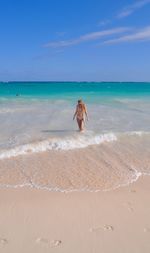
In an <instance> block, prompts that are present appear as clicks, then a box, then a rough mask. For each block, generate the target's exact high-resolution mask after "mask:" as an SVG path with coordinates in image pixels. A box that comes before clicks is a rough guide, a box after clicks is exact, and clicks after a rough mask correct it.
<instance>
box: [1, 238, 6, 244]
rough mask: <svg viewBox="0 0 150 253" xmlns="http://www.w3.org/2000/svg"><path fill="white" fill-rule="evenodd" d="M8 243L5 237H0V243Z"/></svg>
mask: <svg viewBox="0 0 150 253" xmlns="http://www.w3.org/2000/svg"><path fill="white" fill-rule="evenodd" d="M7 243H8V241H7V239H6V238H0V245H6V244H7Z"/></svg>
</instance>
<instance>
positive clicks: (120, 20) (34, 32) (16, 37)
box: [0, 0, 150, 81]
mask: <svg viewBox="0 0 150 253" xmlns="http://www.w3.org/2000/svg"><path fill="white" fill-rule="evenodd" d="M0 38H1V39H0V80H1V81H10V80H16V81H17V80H18V81H19V80H20V81H23V80H25V81H27V80H28V81H32V80H37V81H40V80H43V81H49V80H52V81H53V80H56V81H60V80H62V81H64V80H66V81H69V80H70V81H74V80H75V81H83V80H84V81H150V0H138V1H132V0H126V1H125V0H122V1H120V0H115V1H113V0H105V1H104V0H101V1H100V0H76V1H75V0H74V1H72V0H55V1H52V0H36V1H35V0H30V1H29V0H26V1H19V0H13V1H10V0H5V1H2V0H0Z"/></svg>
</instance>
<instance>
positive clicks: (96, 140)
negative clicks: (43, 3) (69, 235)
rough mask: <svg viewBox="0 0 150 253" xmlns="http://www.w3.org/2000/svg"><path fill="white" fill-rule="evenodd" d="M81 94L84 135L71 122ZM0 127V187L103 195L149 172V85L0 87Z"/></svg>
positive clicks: (46, 84) (73, 84) (19, 84)
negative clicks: (86, 116) (84, 112)
mask: <svg viewBox="0 0 150 253" xmlns="http://www.w3.org/2000/svg"><path fill="white" fill-rule="evenodd" d="M16 94H17V95H18V96H16ZM80 97H82V98H83V99H84V101H85V102H86V104H87V107H88V113H89V119H90V120H89V122H86V129H85V131H84V132H83V133H79V132H78V131H77V124H76V121H73V120H72V117H73V114H74V110H75V106H76V100H77V99H78V98H80ZM0 123H1V124H0V180H1V186H2V185H3V186H4V185H5V186H6V185H7V186H9V185H10V186H15V185H16V186H17V185H18V186H19V185H24V184H26V183H27V184H28V185H30V186H32V187H33V186H34V187H42V188H44V187H45V188H47V189H51V190H52V189H53V190H54V189H55V190H56V189H60V190H67V191H68V190H83V189H84V190H85V189H86V190H87V189H88V190H100V189H101V190H102V189H103V190H106V189H109V188H114V187H117V186H119V185H124V184H127V183H129V182H132V181H133V180H136V179H137V178H138V176H139V175H141V173H147V174H149V172H150V167H149V157H150V84H148V83H0ZM93 150H94V151H93ZM82 154H83V156H82ZM87 154H88V155H87ZM68 156H70V157H71V158H70V160H66V157H68ZM49 157H50V158H49ZM34 159H35V160H34ZM51 160H52V161H53V163H51ZM59 160H61V163H60V162H59ZM76 160H77V161H78V162H77V161H76ZM31 161H32V162H31ZM33 161H34V166H31V164H32V163H33ZM69 164H70V165H69ZM68 166H69V168H70V170H68ZM10 168H13V169H12V170H10ZM54 168H55V171H56V172H55V173H56V174H55V173H54ZM13 170H14V171H13ZM16 171H17V173H16ZM12 172H13V174H11V173H12ZM26 172H28V173H29V174H30V173H31V174H32V173H33V174H35V173H36V174H38V181H37V179H36V180H35V181H34V180H33V178H32V176H33V175H31V177H30V176H29V177H27V178H28V180H27V178H26V176H25V174H26ZM24 173H25V174H24ZM68 173H69V174H68ZM6 175H7V176H6ZM18 175H20V176H18ZM54 175H55V176H54ZM77 175H79V179H80V180H79V179H78V176H77ZM53 176H54V177H53ZM20 177H21V180H20V179H19V178H20ZM8 178H9V180H8ZM41 178H42V183H41ZM56 178H57V180H56ZM10 179H11V180H10ZM58 179H59V180H58ZM106 179H107V180H106ZM17 180H18V181H17ZM44 180H45V181H44ZM33 181H34V183H31V182H33ZM69 182H70V183H69Z"/></svg>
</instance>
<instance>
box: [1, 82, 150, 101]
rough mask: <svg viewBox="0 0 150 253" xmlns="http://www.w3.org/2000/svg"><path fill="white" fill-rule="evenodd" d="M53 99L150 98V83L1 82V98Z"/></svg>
mask: <svg viewBox="0 0 150 253" xmlns="http://www.w3.org/2000/svg"><path fill="white" fill-rule="evenodd" d="M16 95H18V96H19V97H22V98H31V97H32V98H33V97H34V98H35V97H40V98H52V99H60V98H63V99H76V98H78V97H83V98H85V99H86V100H91V101H93V100H94V99H96V100H97V99H98V98H99V97H101V98H110V97H111V96H119V97H136V96H138V97H141V96H145V97H147V96H148V97H149V96H150V83H144V82H143V83H134V82H131V83H121V82H120V83H118V82H116V83H115V82H100V83H98V82H96V83H94V82H7V83H6V82H1V83H0V97H7V98H14V97H15V96H16Z"/></svg>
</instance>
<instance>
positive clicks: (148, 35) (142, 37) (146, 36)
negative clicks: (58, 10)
mask: <svg viewBox="0 0 150 253" xmlns="http://www.w3.org/2000/svg"><path fill="white" fill-rule="evenodd" d="M148 40H150V26H148V27H145V28H143V29H141V30H139V31H136V32H134V33H132V34H129V35H125V36H121V37H119V38H117V39H112V40H107V41H104V43H103V44H117V43H122V42H132V41H148Z"/></svg>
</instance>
